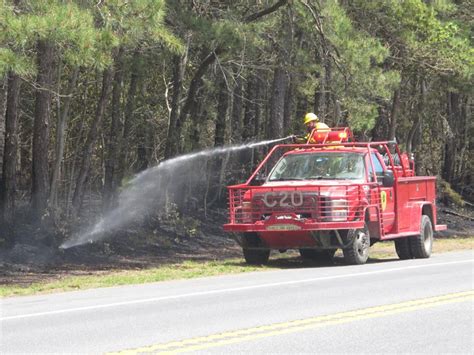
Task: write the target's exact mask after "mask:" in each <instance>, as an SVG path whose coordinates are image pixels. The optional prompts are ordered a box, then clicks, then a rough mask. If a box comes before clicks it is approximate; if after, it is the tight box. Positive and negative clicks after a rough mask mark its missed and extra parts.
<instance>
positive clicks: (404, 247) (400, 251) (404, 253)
mask: <svg viewBox="0 0 474 355" xmlns="http://www.w3.org/2000/svg"><path fill="white" fill-rule="evenodd" d="M410 239H411V237H410V238H401V239H395V250H396V252H397V255H398V257H399V258H400V259H402V260H407V259H413V254H412V253H411V240H410Z"/></svg>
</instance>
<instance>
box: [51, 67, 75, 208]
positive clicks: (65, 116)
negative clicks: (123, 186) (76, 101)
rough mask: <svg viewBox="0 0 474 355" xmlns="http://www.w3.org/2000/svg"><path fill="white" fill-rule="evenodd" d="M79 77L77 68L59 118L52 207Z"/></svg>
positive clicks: (56, 192) (55, 203) (52, 178)
mask: <svg viewBox="0 0 474 355" xmlns="http://www.w3.org/2000/svg"><path fill="white" fill-rule="evenodd" d="M78 76H79V68H75V69H74V71H73V73H72V75H71V77H70V78H69V84H68V88H67V96H66V98H65V99H64V102H63V105H62V107H63V109H62V112H61V113H60V115H59V116H58V120H57V126H56V146H55V158H56V159H55V161H54V166H53V174H52V177H51V190H50V194H49V201H50V205H51V206H56V205H57V194H58V180H59V179H60V175H61V164H62V161H63V156H64V145H65V135H66V130H67V125H68V120H69V110H70V108H71V102H72V96H73V95H72V94H73V92H74V90H75V88H76V83H77V78H78Z"/></svg>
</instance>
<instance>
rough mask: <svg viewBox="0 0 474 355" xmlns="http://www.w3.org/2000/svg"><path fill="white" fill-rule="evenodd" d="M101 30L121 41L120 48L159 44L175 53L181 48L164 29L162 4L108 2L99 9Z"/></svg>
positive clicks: (137, 0) (154, 1)
mask: <svg viewBox="0 0 474 355" xmlns="http://www.w3.org/2000/svg"><path fill="white" fill-rule="evenodd" d="M99 15H100V18H101V21H102V24H103V27H104V28H105V29H107V30H110V31H111V32H113V33H114V34H115V35H116V36H117V37H118V38H120V42H121V45H123V46H129V47H137V46H145V47H146V46H150V45H153V44H154V43H162V44H164V45H165V46H166V47H167V48H169V49H171V50H172V51H174V52H178V53H179V52H181V51H182V50H183V45H182V43H181V41H180V40H179V39H178V38H177V37H175V36H174V35H173V34H172V33H171V32H170V31H169V30H168V29H167V28H166V26H165V25H164V18H165V15H166V7H165V1H164V0H134V1H125V0H110V1H107V2H105V3H104V5H103V6H101V7H100V8H99Z"/></svg>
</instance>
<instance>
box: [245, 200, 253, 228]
mask: <svg viewBox="0 0 474 355" xmlns="http://www.w3.org/2000/svg"><path fill="white" fill-rule="evenodd" d="M242 223H253V218H252V202H242Z"/></svg>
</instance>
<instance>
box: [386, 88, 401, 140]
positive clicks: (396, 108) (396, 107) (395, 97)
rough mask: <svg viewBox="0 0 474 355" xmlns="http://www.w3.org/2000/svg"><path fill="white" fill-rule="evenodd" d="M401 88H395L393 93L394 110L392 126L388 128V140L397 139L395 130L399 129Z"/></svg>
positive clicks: (391, 116) (391, 117)
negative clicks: (398, 117)
mask: <svg viewBox="0 0 474 355" xmlns="http://www.w3.org/2000/svg"><path fill="white" fill-rule="evenodd" d="M399 106H400V89H397V90H395V92H394V93H393V101H392V110H391V111H390V126H389V130H388V137H387V138H388V140H389V141H391V140H394V139H395V132H396V129H397V116H398V112H399V111H400V107H399Z"/></svg>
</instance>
